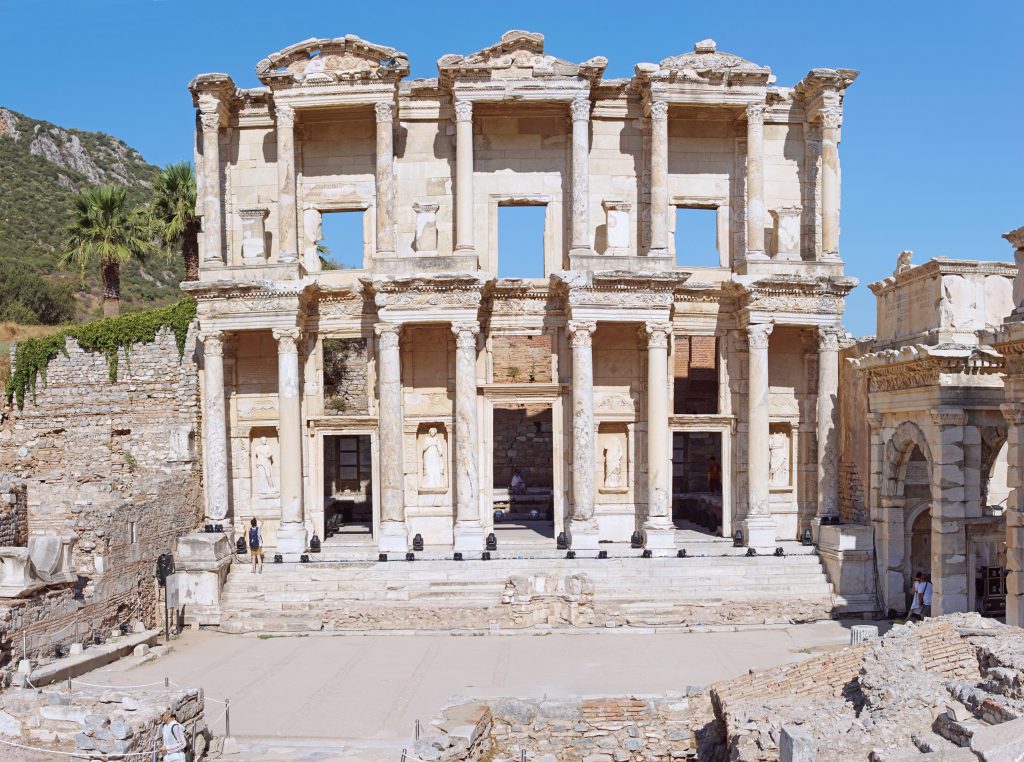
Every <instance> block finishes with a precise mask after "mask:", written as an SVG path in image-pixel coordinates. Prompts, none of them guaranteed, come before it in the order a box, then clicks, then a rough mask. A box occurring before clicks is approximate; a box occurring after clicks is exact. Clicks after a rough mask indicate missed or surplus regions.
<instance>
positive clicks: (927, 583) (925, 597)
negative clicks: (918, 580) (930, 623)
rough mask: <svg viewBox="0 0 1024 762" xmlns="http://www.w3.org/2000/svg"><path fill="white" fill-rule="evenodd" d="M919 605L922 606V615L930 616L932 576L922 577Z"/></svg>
mask: <svg viewBox="0 0 1024 762" xmlns="http://www.w3.org/2000/svg"><path fill="white" fill-rule="evenodd" d="M921 603H923V604H924V615H925V616H931V615H932V575H931V574H925V575H924V589H923V591H922V595H921Z"/></svg>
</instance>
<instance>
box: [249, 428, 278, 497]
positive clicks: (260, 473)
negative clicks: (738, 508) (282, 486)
mask: <svg viewBox="0 0 1024 762" xmlns="http://www.w3.org/2000/svg"><path fill="white" fill-rule="evenodd" d="M252 454H253V459H254V461H255V463H256V492H257V493H258V494H260V495H273V494H275V493H276V492H277V484H276V482H275V480H274V448H273V447H272V446H271V444H270V442H268V441H267V438H266V437H260V439H259V442H258V443H257V444H256V446H255V447H254V448H253V451H252Z"/></svg>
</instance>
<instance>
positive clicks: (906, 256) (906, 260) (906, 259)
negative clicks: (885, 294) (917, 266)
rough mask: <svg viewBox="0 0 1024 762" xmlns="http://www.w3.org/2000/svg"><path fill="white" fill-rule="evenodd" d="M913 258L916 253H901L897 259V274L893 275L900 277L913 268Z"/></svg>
mask: <svg viewBox="0 0 1024 762" xmlns="http://www.w3.org/2000/svg"><path fill="white" fill-rule="evenodd" d="M913 256H914V252H912V251H909V250H907V251H901V252H900V254H899V256H898V257H896V272H894V273H893V275H899V274H900V273H901V272H905V271H906V270H909V269H910V268H911V267H913V265H912V264H910V259H911V257H913Z"/></svg>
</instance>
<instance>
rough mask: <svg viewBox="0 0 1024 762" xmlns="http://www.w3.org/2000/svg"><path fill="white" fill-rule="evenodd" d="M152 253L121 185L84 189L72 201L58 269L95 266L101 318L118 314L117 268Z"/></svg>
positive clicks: (142, 225)
mask: <svg viewBox="0 0 1024 762" xmlns="http://www.w3.org/2000/svg"><path fill="white" fill-rule="evenodd" d="M152 249H153V244H152V243H151V242H150V240H149V238H148V236H147V231H146V224H145V222H144V220H143V219H142V214H141V213H140V210H139V209H137V208H132V207H130V206H129V205H128V189H127V188H126V187H124V186H123V185H99V186H96V187H94V188H86V189H85V190H83V191H82V192H81V193H79V194H78V196H77V197H76V198H75V200H74V203H73V205H72V208H71V222H70V223H69V224H68V227H67V232H66V235H65V238H64V253H63V255H62V256H61V258H60V266H61V267H68V266H70V265H72V264H74V265H77V266H78V268H79V270H80V271H81V273H82V277H83V278H84V277H85V269H86V268H87V267H90V266H91V265H93V264H99V266H100V275H101V277H102V280H103V314H104V316H108V315H116V314H118V313H119V312H120V311H121V265H122V264H125V263H127V262H130V261H131V260H133V259H140V260H141V259H143V258H144V257H145V256H146V255H147V254H148V253H150V251H152Z"/></svg>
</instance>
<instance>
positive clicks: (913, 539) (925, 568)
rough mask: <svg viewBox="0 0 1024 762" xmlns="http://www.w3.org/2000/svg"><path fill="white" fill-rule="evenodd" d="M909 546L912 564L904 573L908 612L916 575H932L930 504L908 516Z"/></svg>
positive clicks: (908, 555)
mask: <svg viewBox="0 0 1024 762" xmlns="http://www.w3.org/2000/svg"><path fill="white" fill-rule="evenodd" d="M908 516H909V518H908V520H907V544H908V545H909V553H908V554H907V558H909V559H910V564H909V565H908V566H907V567H906V570H905V572H904V580H905V592H906V596H907V611H909V610H910V604H911V601H912V600H913V596H914V588H913V585H914V575H916V574H917V573H918V572H923V573H924V574H927V575H931V573H932V511H931V506H930V505H928V504H925V505H922V506H918V507H916V508H914V509H913V510H912V511H910V513H909V514H908Z"/></svg>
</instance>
